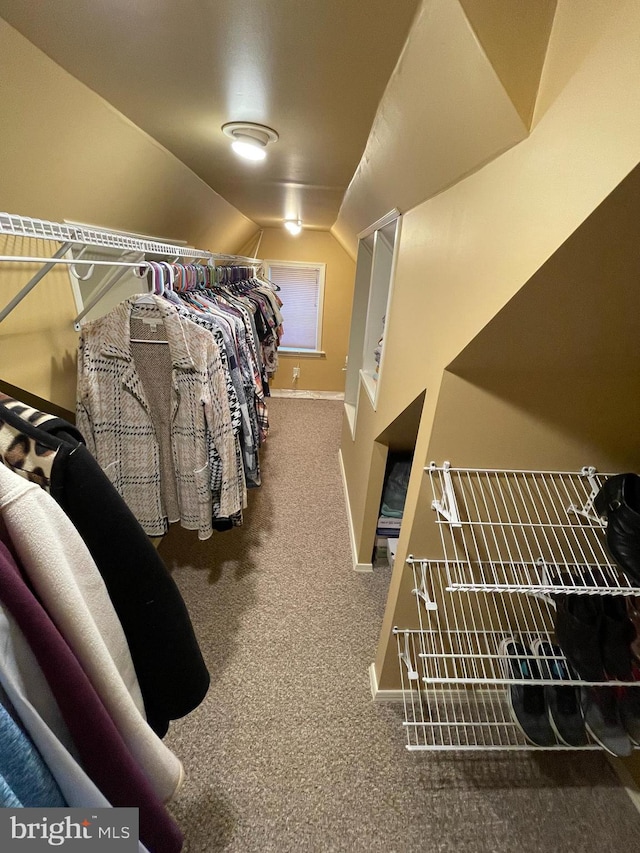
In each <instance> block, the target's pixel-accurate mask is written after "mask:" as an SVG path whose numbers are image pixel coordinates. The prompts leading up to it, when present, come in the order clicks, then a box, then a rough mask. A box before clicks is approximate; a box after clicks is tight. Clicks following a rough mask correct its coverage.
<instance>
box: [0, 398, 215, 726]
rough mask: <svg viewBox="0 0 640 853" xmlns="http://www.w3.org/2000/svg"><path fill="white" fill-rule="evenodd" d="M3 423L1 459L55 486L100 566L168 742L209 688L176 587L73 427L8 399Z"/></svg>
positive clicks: (146, 697) (154, 722)
mask: <svg viewBox="0 0 640 853" xmlns="http://www.w3.org/2000/svg"><path fill="white" fill-rule="evenodd" d="M18 412H19V414H17V413H18ZM41 415H42V417H40V416H41ZM24 417H26V418H27V420H26V421H25V420H24V419H23V418H24ZM35 421H37V422H38V423H39V424H40V426H39V427H34V426H33V425H32V424H33V423H34V422H35ZM0 424H1V425H0V459H3V460H4V463H5V465H6V466H8V467H11V468H12V470H14V471H15V472H16V473H18V474H20V475H21V476H22V477H23V478H25V479H27V480H29V481H31V482H37V483H38V484H39V485H41V486H43V487H44V486H45V482H44V481H46V483H48V490H49V492H50V494H51V496H52V497H53V498H54V499H55V500H56V502H57V503H58V505H59V506H60V507H61V508H62V510H63V511H64V512H65V514H66V516H67V517H68V518H69V519H70V521H71V522H72V523H73V525H74V526H75V528H76V530H77V531H78V533H79V534H80V536H81V537H82V539H83V541H84V543H85V545H86V546H87V548H88V550H89V552H90V554H91V556H92V558H93V560H94V561H95V564H96V566H97V569H98V571H99V572H100V575H101V577H102V579H103V580H104V582H105V585H106V588H107V592H108V594H109V597H110V599H111V603H112V604H113V607H114V609H115V612H116V614H117V616H118V619H119V621H120V623H121V625H122V629H123V631H124V634H125V637H126V640H127V644H128V646H129V651H130V654H131V658H132V660H133V665H134V668H135V672H136V676H137V678H138V683H139V686H140V691H141V693H142V699H143V702H144V710H145V713H146V717H147V722H148V723H149V725H150V726H151V728H152V729H153V730H154V731H155V732H156V734H158V735H160V736H163V735H164V734H166V732H167V729H168V727H169V721H170V720H175V719H178V718H179V717H183V716H185V715H186V714H188V713H190V712H191V711H192V710H193V709H194V708H195V707H197V706H198V705H199V704H200V703H201V702H202V700H203V699H204V697H205V695H206V693H207V690H208V688H209V672H208V670H207V667H206V665H205V663H204V660H203V658H202V654H201V652H200V647H199V645H198V642H197V639H196V637H195V634H194V631H193V626H192V624H191V619H190V617H189V613H188V611H187V608H186V606H185V603H184V600H183V598H182V596H181V594H180V591H179V590H178V587H177V585H176V583H175V581H174V580H173V578H172V577H171V574H170V573H169V571H168V570H167V568H166V566H165V564H164V563H163V561H162V559H161V558H160V556H159V554H158V552H157V550H156V549H155V548H154V547H153V545H152V544H151V542H150V541H149V539H148V538H147V536H146V535H145V534H144V531H143V530H142V528H141V527H140V525H139V524H138V522H137V521H136V519H135V517H134V515H133V513H132V512H131V510H130V509H129V508H128V507H127V505H126V503H125V502H124V500H123V499H122V498H121V497H120V495H119V494H118V492H117V491H116V490H115V488H114V487H113V485H112V484H111V483H110V481H109V479H108V477H107V476H106V474H105V473H104V472H103V471H102V469H101V468H100V466H99V465H98V463H97V461H96V460H95V459H94V457H93V456H92V455H91V453H89V451H88V450H87V448H86V447H85V446H84V444H82V443H80V442H79V441H78V439H77V436H78V435H79V433H78V431H77V430H76V429H75V428H74V427H73V426H72V425H71V424H68V423H67V422H66V421H64V420H62V419H60V418H46V417H45V416H44V415H43V413H40V412H38V411H37V410H35V409H32V408H31V407H28V406H25V405H24V404H21V403H20V404H18V403H16V401H12V400H11V399H7V398H5V399H4V402H3V403H1V404H0ZM48 431H51V433H49V432H48ZM16 448H20V452H19V453H18V452H16Z"/></svg>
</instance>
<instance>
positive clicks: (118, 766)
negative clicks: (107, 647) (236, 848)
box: [0, 541, 183, 853]
mask: <svg viewBox="0 0 640 853" xmlns="http://www.w3.org/2000/svg"><path fill="white" fill-rule="evenodd" d="M0 600H1V601H2V603H3V604H4V605H5V606H6V608H7V609H8V610H9V611H10V612H11V614H12V616H13V617H14V619H15V620H16V623H17V624H18V625H19V627H20V629H21V630H22V632H23V633H24V636H25V638H26V640H27V642H28V643H29V645H30V646H31V649H32V650H33V652H34V655H35V657H36V658H37V660H38V663H39V664H40V666H41V668H42V671H43V673H44V675H45V677H46V679H47V681H48V683H49V685H50V687H51V690H52V692H53V693H54V695H55V698H56V701H57V703H58V706H59V707H60V710H61V712H62V715H63V717H64V719H65V722H66V724H67V727H68V729H69V731H70V733H71V735H72V737H73V740H74V744H75V746H76V747H77V749H78V752H79V754H80V756H81V759H82V762H83V765H84V767H85V768H86V770H87V772H88V774H89V775H90V777H91V778H92V779H93V781H94V782H95V783H96V784H97V785H98V787H99V788H100V790H101V791H102V792H103V793H104V794H105V796H106V797H107V798H108V799H109V800H110V802H111V803H112V804H113V805H114V806H133V807H137V808H138V810H139V815H140V837H141V839H142V841H143V843H144V844H145V845H147V846H148V847H150V848H151V849H152V850H153V851H154V853H178V851H180V849H181V848H182V840H183V839H182V834H181V832H180V830H179V829H178V827H177V825H176V824H175V823H174V822H173V821H172V819H171V818H170V817H169V814H168V812H167V811H166V809H165V808H164V806H163V805H162V801H161V800H160V799H159V797H158V796H157V794H156V792H155V791H154V789H153V787H152V785H151V783H150V781H149V780H148V779H147V778H146V776H145V775H144V773H143V772H142V770H141V769H140V766H139V765H138V764H137V762H136V761H135V760H134V758H133V756H132V755H131V753H130V752H129V749H128V748H127V745H126V744H125V742H124V740H123V739H122V737H121V736H120V733H119V731H118V729H117V728H116V726H115V725H114V722H113V720H112V719H111V717H110V716H109V714H108V713H107V711H106V709H105V707H104V705H103V704H102V702H101V701H100V698H99V697H98V694H97V693H96V691H95V690H94V688H93V686H92V684H91V682H90V680H89V679H88V678H87V676H86V674H85V672H84V671H83V669H82V667H81V666H80V663H79V662H78V660H77V659H76V657H75V656H74V654H73V652H72V651H71V649H70V648H69V646H68V645H67V643H66V642H65V640H64V638H63V637H62V635H61V634H60V632H59V631H58V630H57V628H56V627H55V625H54V623H53V622H52V621H51V619H50V618H49V616H48V615H47V613H46V611H45V610H44V608H43V607H42V605H41V604H40V602H39V601H38V600H37V598H36V597H35V595H34V594H33V592H32V591H31V590H30V588H29V586H28V585H27V584H26V583H25V581H24V579H23V577H22V575H21V572H20V569H19V568H18V566H17V565H16V563H15V561H14V560H13V558H12V555H11V553H10V551H9V549H8V548H7V547H6V545H5V543H4V542H3V541H0Z"/></svg>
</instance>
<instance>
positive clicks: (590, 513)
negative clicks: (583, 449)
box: [567, 466, 607, 527]
mask: <svg viewBox="0 0 640 853" xmlns="http://www.w3.org/2000/svg"><path fill="white" fill-rule="evenodd" d="M595 474H596V469H595V468H593V467H592V466H588V467H587V466H585V467H584V468H583V469H582V470H581V471H580V476H581V477H586V478H587V479H588V481H589V485H590V486H591V493H590V494H589V497H588V498H587V500H586V502H585V504H584V506H581V507H580V506H577V505H576V504H570V505H569V506H568V507H567V512H573V513H575V514H576V515H581V516H582V517H583V518H586V519H587V520H588V521H591V522H593V523H594V524H599V525H600V527H606V526H607V523H606V521H604V520H603V519H602V518H600V516H599V515H598V513H597V512H596V511H595V509H594V506H593V502H594V500H595V498H596V495H597V494H598V492H599V491H600V485H599V484H598V481H597V480H596V477H595Z"/></svg>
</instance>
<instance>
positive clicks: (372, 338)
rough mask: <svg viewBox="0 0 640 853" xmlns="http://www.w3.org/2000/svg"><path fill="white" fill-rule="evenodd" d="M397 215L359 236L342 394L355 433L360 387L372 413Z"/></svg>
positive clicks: (379, 374)
mask: <svg viewBox="0 0 640 853" xmlns="http://www.w3.org/2000/svg"><path fill="white" fill-rule="evenodd" d="M400 220H401V217H400V213H399V212H398V211H397V210H395V209H394V210H391V211H389V213H387V214H386V216H383V217H382V219H379V220H378V221H377V222H374V224H373V225H371V226H370V227H369V228H367V229H366V230H365V231H362V232H361V233H360V234H358V237H359V243H358V260H357V264H356V280H355V288H354V294H353V310H352V313H351V336H350V338H349V356H348V360H347V377H346V383H345V391H344V403H345V411H346V413H347V417H348V419H349V424H350V426H351V434H352V436H353V435H354V434H355V420H356V408H357V405H358V400H359V396H360V395H359V391H360V387H364V389H365V390H366V392H367V394H368V396H369V399H370V401H371V404H372V406H373V408H374V410H375V408H376V406H377V400H378V389H379V385H380V381H381V377H382V369H383V362H384V330H385V325H387V321H388V313H389V308H390V306H391V291H392V287H393V277H394V270H395V261H396V256H397V251H398V244H399V241H400Z"/></svg>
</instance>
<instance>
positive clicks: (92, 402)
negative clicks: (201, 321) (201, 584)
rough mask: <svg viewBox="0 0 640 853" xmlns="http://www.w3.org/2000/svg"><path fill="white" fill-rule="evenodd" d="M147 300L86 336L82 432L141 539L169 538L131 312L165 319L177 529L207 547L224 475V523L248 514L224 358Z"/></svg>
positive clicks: (194, 329) (196, 331)
mask: <svg viewBox="0 0 640 853" xmlns="http://www.w3.org/2000/svg"><path fill="white" fill-rule="evenodd" d="M147 299H149V302H150V304H142V305H139V304H136V300H137V297H136V296H134V297H132V298H131V299H128V300H126V301H124V302H122V303H120V305H118V306H116V308H114V309H113V310H112V311H110V312H109V313H108V314H107V315H105V316H104V317H101V318H99V319H98V320H94V321H92V322H90V323H87V324H86V325H84V326H83V329H82V334H81V338H80V344H79V351H78V391H77V405H76V414H77V426H78V429H79V430H80V431H81V432H82V434H83V436H84V437H85V440H86V442H87V446H88V447H89V449H90V450H91V452H92V453H93V454H94V456H95V457H96V459H97V460H98V462H99V463H100V465H101V467H102V468H103V470H104V471H105V472H106V474H107V475H108V476H109V478H110V480H111V482H112V483H113V484H114V485H115V487H116V489H117V490H118V491H119V492H120V494H121V495H122V497H123V498H124V500H125V502H126V503H127V504H128V505H129V507H130V509H131V510H132V511H133V513H134V515H135V516H136V518H137V519H138V521H139V522H140V524H141V526H142V528H143V529H144V531H145V532H146V533H147V534H148V535H150V536H161V535H162V534H163V533H165V532H166V531H167V528H168V521H171V520H173V519H167V517H166V513H165V507H164V505H163V497H162V484H161V477H160V472H161V453H162V448H161V447H160V444H159V439H158V435H159V434H160V433H159V431H158V430H156V429H155V428H154V422H153V417H152V410H151V406H150V404H149V401H148V399H147V395H146V394H145V390H144V387H143V383H142V381H141V379H140V376H139V375H138V372H137V370H136V364H135V361H134V359H133V356H132V351H131V336H130V331H129V329H130V322H131V312H132V308H133V306H134V305H135V306H136V313H137V312H138V311H142V313H144V314H145V315H148V316H149V317H151V318H153V317H155V318H157V319H161V321H162V323H163V324H164V334H165V337H166V340H167V342H168V344H169V351H170V356H171V385H170V400H167V405H170V407H171V419H170V435H171V448H170V454H171V455H170V458H171V459H172V461H173V468H174V474H175V494H176V497H177V502H178V506H179V514H180V524H181V525H182V526H183V527H186V528H187V529H190V530H197V531H198V537H199V538H200V539H207V538H208V537H209V536H211V534H212V532H213V531H212V523H211V521H212V506H213V495H212V491H211V484H212V481H213V479H214V471H217V472H221V478H216V479H218V481H219V482H221V484H222V485H221V487H220V488H221V491H220V495H219V509H218V513H219V515H220V516H231V515H233V514H235V513H237V512H240V511H241V510H242V509H243V508H244V507H245V506H246V484H245V481H244V476H243V474H242V471H240V472H239V471H238V461H237V447H236V445H237V440H238V439H237V435H234V430H233V425H232V421H231V413H230V408H229V401H228V398H227V393H226V384H225V377H224V372H223V368H222V362H221V360H220V352H219V349H218V346H217V344H216V342H215V340H214V339H213V336H212V335H211V334H210V332H208V331H206V330H205V329H202V328H200V327H199V326H197V325H196V324H195V323H192V322H191V321H189V320H187V319H185V318H183V317H180V316H178V314H177V313H176V311H175V308H174V307H173V306H171V305H170V304H169V303H168V302H167V301H166V300H164V299H162V298H161V297H159V296H153V295H150V296H149V297H147ZM150 349H153V347H151V348H150ZM165 450H166V448H165ZM164 458H166V456H165V457H164Z"/></svg>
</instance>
